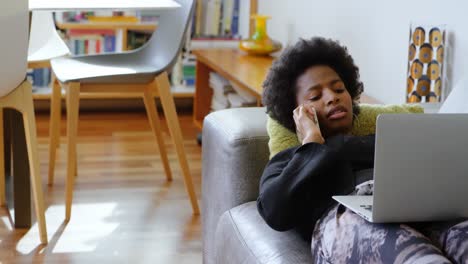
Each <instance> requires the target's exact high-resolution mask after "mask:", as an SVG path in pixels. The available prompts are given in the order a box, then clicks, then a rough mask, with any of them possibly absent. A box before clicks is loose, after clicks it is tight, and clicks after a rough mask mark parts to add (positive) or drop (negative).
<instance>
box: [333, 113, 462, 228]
mask: <svg viewBox="0 0 468 264" xmlns="http://www.w3.org/2000/svg"><path fill="white" fill-rule="evenodd" d="M333 199H335V200H336V201H338V202H339V203H341V204H343V205H344V206H346V207H347V208H349V209H351V210H352V211H354V212H355V213H357V214H358V215H360V216H362V217H363V218H365V219H366V220H368V221H370V222H374V223H389V222H419V221H439V220H451V219H459V218H466V217H468V114H383V115H379V117H378V118H377V128H376V142H375V159H374V191H373V195H372V196H353V195H348V196H333Z"/></svg>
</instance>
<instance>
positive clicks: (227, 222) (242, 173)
mask: <svg viewBox="0 0 468 264" xmlns="http://www.w3.org/2000/svg"><path fill="white" fill-rule="evenodd" d="M266 120H267V116H266V114H265V108H260V107H254V108H237V109H227V110H222V111H218V112H214V113H211V114H209V115H208V116H207V117H206V118H205V120H204V123H203V138H202V142H203V147H202V156H203V165H202V228H203V263H205V264H214V263H223V264H224V263H226V264H229V263H236V264H239V263H242V264H244V263H312V257H311V253H310V246H309V244H308V243H307V242H305V241H303V240H302V239H301V238H300V237H299V235H298V234H297V233H295V232H294V231H289V232H277V231H274V230H273V229H271V228H270V227H269V226H268V225H266V223H265V222H264V221H263V219H262V218H261V217H260V215H259V214H258V211H257V207H256V203H255V200H256V198H257V196H258V184H259V180H260V176H261V175H262V172H263V169H264V167H265V165H266V164H267V162H268V156H269V151H268V135H267V132H266Z"/></svg>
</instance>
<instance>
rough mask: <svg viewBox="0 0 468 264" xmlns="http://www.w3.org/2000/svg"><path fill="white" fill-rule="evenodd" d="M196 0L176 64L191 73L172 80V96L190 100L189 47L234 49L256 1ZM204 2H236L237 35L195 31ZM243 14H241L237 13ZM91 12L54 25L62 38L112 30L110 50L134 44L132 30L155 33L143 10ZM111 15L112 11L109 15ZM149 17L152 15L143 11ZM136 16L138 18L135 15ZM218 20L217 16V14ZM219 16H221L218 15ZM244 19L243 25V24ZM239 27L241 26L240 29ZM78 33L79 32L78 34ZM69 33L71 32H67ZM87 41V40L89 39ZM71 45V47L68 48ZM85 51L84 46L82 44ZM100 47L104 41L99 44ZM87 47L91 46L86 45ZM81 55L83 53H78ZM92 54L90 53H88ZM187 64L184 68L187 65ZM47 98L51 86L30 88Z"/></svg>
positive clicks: (112, 96)
mask: <svg viewBox="0 0 468 264" xmlns="http://www.w3.org/2000/svg"><path fill="white" fill-rule="evenodd" d="M196 1H197V8H196V10H195V16H194V20H193V21H192V24H193V26H192V28H191V29H190V30H189V32H188V34H189V35H188V39H189V40H190V41H188V42H187V44H186V46H185V48H184V52H183V54H182V55H181V58H180V63H181V65H179V68H180V74H182V75H183V74H184V73H186V72H191V74H193V76H191V77H190V78H191V79H190V80H186V79H185V78H184V77H181V78H182V81H180V80H178V81H176V82H174V83H173V88H172V92H173V96H174V98H183V99H193V97H194V93H195V87H194V83H195V80H194V78H195V58H194V56H191V54H190V53H191V52H190V51H191V50H192V49H213V48H231V49H232V48H237V46H238V41H239V39H240V38H241V37H247V36H246V35H250V34H251V33H252V32H253V26H254V25H253V23H251V21H250V16H251V15H252V14H254V13H256V12H257V0H250V1H245V0H196ZM207 2H217V4H218V5H219V4H220V3H221V2H222V3H223V4H225V3H237V5H238V9H239V10H238V12H239V14H238V18H237V19H238V21H237V23H238V24H237V30H238V32H237V34H236V36H225V35H223V36H220V35H210V36H206V35H202V34H198V35H197V34H195V33H196V31H197V28H198V32H199V31H200V29H201V28H203V26H204V25H202V24H203V23H206V21H204V19H201V18H203V17H204V16H205V15H207V11H206V10H203V7H204V6H206V3H207ZM239 6H240V7H239ZM222 8H223V7H222V5H221V10H219V14H220V15H222V14H223V10H222ZM240 13H243V14H240ZM93 15H96V16H95V17H93V19H84V20H78V21H72V22H70V21H66V20H64V19H63V18H62V19H60V18H59V19H57V16H56V20H57V23H56V25H57V28H58V29H59V30H61V31H62V32H64V33H65V34H64V36H65V37H66V38H70V36H71V35H72V34H81V35H82V36H83V38H86V37H87V36H89V35H93V32H96V33H95V34H96V35H99V34H101V35H104V34H106V33H105V32H113V35H114V36H115V39H114V51H111V52H125V51H127V50H131V49H133V48H134V47H132V45H130V42H129V41H130V39H131V38H132V35H131V34H132V33H135V32H136V33H145V34H148V35H151V34H152V33H153V32H155V31H156V32H157V21H155V20H152V19H151V18H150V19H149V20H146V19H143V15H145V14H143V13H139V14H137V15H136V17H133V18H134V19H130V18H132V16H133V15H135V14H130V15H129V16H125V15H126V14H125V15H124V16H122V17H119V16H117V17H112V16H110V17H109V16H107V17H106V15H109V14H97V13H94V14H93ZM99 15H104V17H99ZM112 15H113V14H112ZM147 15H149V16H151V15H153V14H147ZM137 17H138V18H137ZM218 19H219V17H218ZM221 19H222V18H221ZM241 22H243V23H244V26H243V27H242V26H241V24H242V23H241ZM246 22H247V24H245V23H246ZM217 23H219V27H221V26H222V23H221V21H219V20H218V22H217ZM245 25H247V26H248V28H247V30H245V29H246V28H245V27H246V26H245ZM241 27H242V29H241ZM77 32H78V33H77ZM79 32H82V33H79ZM70 33H71V34H70ZM90 39H93V37H90ZM90 42H91V41H90ZM86 44H88V43H86ZM70 46H71V47H70ZM86 46H87V47H86V53H85V54H88V45H86ZM89 46H90V47H91V46H92V47H93V48H94V47H95V44H94V43H93V45H91V44H89ZM102 46H104V43H103V44H102ZM69 48H70V50H71V52H72V54H76V52H75V51H76V50H75V47H74V45H69ZM90 49H91V48H90ZM101 49H102V51H101V52H105V50H104V48H101ZM79 51H83V48H82V47H81V50H79ZM81 54H83V53H81ZM89 54H93V53H89ZM41 66H43V67H44V68H49V67H50V64H49V63H48V62H45V63H44V64H43V65H41ZM187 67H188V68H187ZM185 83H190V86H188V87H185V86H184V84H185ZM50 97H51V88H50V87H39V88H38V89H35V90H34V91H33V98H34V100H40V101H45V100H50ZM62 98H64V95H62ZM81 98H83V99H135V98H140V95H139V94H137V93H135V94H119V93H107V92H105V93H104V92H103V93H92V94H86V93H83V94H81Z"/></svg>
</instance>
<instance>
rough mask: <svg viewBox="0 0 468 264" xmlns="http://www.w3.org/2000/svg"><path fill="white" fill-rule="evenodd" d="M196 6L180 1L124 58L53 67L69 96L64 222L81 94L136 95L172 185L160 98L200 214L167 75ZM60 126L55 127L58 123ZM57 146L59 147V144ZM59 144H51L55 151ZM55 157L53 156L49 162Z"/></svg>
mask: <svg viewBox="0 0 468 264" xmlns="http://www.w3.org/2000/svg"><path fill="white" fill-rule="evenodd" d="M194 1H195V0H177V2H178V3H179V4H180V5H181V7H180V8H177V9H174V10H164V11H162V12H161V13H160V16H159V19H158V29H157V30H156V32H155V34H153V36H152V37H151V39H150V40H149V41H148V43H146V44H145V45H144V46H143V47H141V48H139V49H137V50H134V51H130V52H125V53H118V54H101V55H92V56H77V57H69V58H59V59H54V60H52V61H51V64H52V69H53V71H54V73H55V75H56V76H57V79H58V80H59V81H60V83H61V85H62V87H64V88H65V90H66V94H67V99H66V100H67V144H68V150H67V166H68V169H67V184H66V201H65V208H66V209H65V211H66V213H65V219H66V220H69V219H70V215H71V204H72V198H73V185H74V180H75V169H76V166H77V165H76V137H77V126H78V109H79V94H80V92H84V93H92V92H101V93H102V92H108V93H114V94H119V93H129V92H130V93H135V92H140V93H141V97H142V99H143V100H144V103H145V107H146V112H147V114H148V119H149V122H150V125H151V128H152V130H153V133H154V135H155V137H156V142H157V144H158V146H159V152H160V155H161V160H162V162H163V166H164V170H165V172H166V177H167V179H168V180H171V179H172V176H171V171H170V167H169V161H168V158H167V154H166V150H165V146H164V140H163V138H162V135H161V128H160V127H161V125H160V121H159V117H158V113H157V109H156V106H155V102H154V97H155V96H156V95H158V94H159V97H160V99H161V104H162V107H163V109H164V114H165V116H166V120H167V125H168V127H169V131H170V133H171V137H172V140H173V142H174V145H175V149H176V153H177V156H178V158H179V163H180V166H181V168H182V172H183V176H184V181H185V186H186V190H187V193H188V196H189V198H190V202H191V204H192V210H193V213H194V214H199V208H198V201H197V197H196V194H195V190H194V187H193V183H192V177H191V174H190V169H189V166H188V162H187V157H186V154H185V150H184V146H183V138H182V133H181V131H180V125H179V120H178V118H177V113H176V109H175V105H174V99H173V97H172V94H171V91H170V84H169V80H168V76H167V72H168V71H170V69H171V68H172V66H173V65H174V63H175V61H176V59H177V55H178V53H179V52H180V50H181V47H182V44H183V41H184V37H185V35H186V32H187V28H188V25H189V22H190V20H191V17H192V14H193V9H194V5H195V4H194ZM59 121H60V120H55V119H54V122H59ZM54 142H55V141H54ZM53 146H54V143H53V142H52V141H51V146H50V149H53ZM52 159H55V157H52V156H51V160H50V162H52Z"/></svg>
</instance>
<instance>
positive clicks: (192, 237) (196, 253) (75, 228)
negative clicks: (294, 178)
mask: <svg viewBox="0 0 468 264" xmlns="http://www.w3.org/2000/svg"><path fill="white" fill-rule="evenodd" d="M180 120H181V127H182V133H183V136H184V139H185V149H186V151H187V153H188V154H187V155H188V160H189V165H190V168H191V171H192V175H193V178H194V184H195V189H196V191H197V196H198V197H200V174H201V148H200V146H198V145H197V143H196V140H195V138H196V133H197V130H196V128H195V127H194V125H193V123H192V117H191V115H183V116H181V118H180ZM37 123H38V136H39V154H40V162H41V175H42V177H43V183H44V185H43V186H44V194H45V199H46V221H47V229H48V230H47V231H48V235H49V241H50V242H49V245H47V246H46V247H42V246H39V236H38V229H37V226H35V225H34V226H33V227H32V229H30V230H24V229H16V230H15V229H12V227H11V222H10V220H9V218H8V215H7V211H6V210H5V208H0V264H4V263H201V262H202V260H201V231H200V217H194V216H193V215H192V209H191V206H190V203H189V200H188V197H187V194H186V192H185V188H184V185H183V180H182V175H181V170H180V168H179V166H178V162H177V157H176V154H175V150H174V148H173V145H172V143H171V141H170V137H169V133H168V129H167V127H165V128H164V136H165V138H166V146H167V151H168V155H169V159H170V165H171V168H172V171H173V176H174V180H173V181H172V182H167V181H166V178H165V175H164V170H163V167H162V164H161V162H160V158H159V155H158V152H157V146H156V141H155V140H154V138H153V135H152V133H151V130H150V127H149V124H148V121H147V118H146V115H145V113H144V112H141V113H83V114H81V115H80V123H79V132H78V136H79V138H78V170H79V171H78V178H77V180H76V185H75V194H74V201H73V209H72V217H71V220H70V222H69V223H68V224H66V223H64V222H63V220H64V215H65V208H64V189H65V174H66V162H65V160H66V159H65V153H66V145H65V137H64V135H65V127H66V126H65V123H64V120H62V126H61V127H62V138H61V142H62V144H61V147H60V150H59V151H58V155H59V158H58V160H57V168H56V181H55V185H54V186H52V187H51V186H47V181H46V178H47V168H48V124H49V120H48V115H45V114H39V115H37Z"/></svg>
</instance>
